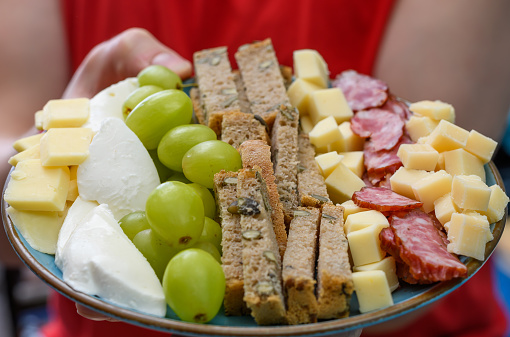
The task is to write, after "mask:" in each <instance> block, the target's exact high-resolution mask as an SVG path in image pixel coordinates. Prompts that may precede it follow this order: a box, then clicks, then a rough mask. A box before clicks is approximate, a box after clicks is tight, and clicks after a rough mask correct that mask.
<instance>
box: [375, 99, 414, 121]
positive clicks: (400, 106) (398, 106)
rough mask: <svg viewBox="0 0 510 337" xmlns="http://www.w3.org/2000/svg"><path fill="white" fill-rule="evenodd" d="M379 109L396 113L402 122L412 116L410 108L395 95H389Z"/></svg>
mask: <svg viewBox="0 0 510 337" xmlns="http://www.w3.org/2000/svg"><path fill="white" fill-rule="evenodd" d="M381 109H383V110H386V111H391V112H393V113H394V114H397V115H398V116H400V118H401V119H402V120H403V121H404V122H405V121H407V120H408V119H409V118H411V116H412V113H411V110H409V108H408V107H407V104H405V103H404V102H402V101H400V100H399V99H398V98H396V97H395V96H390V97H389V98H388V100H387V101H386V103H384V105H383V106H382V107H381Z"/></svg>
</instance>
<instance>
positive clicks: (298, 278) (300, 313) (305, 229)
mask: <svg viewBox="0 0 510 337" xmlns="http://www.w3.org/2000/svg"><path fill="white" fill-rule="evenodd" d="M319 221H320V209H319V208H313V207H308V208H305V207H298V209H297V210H295V211H294V218H293V219H292V222H291V223H290V228H289V238H288V241H287V250H286V252H285V256H284V257H283V267H282V278H283V287H284V291H285V297H286V299H287V321H288V323H289V324H303V323H314V322H316V321H317V315H318V305H317V298H316V297H315V284H316V282H315V261H316V259H317V251H316V250H317V238H318V230H319Z"/></svg>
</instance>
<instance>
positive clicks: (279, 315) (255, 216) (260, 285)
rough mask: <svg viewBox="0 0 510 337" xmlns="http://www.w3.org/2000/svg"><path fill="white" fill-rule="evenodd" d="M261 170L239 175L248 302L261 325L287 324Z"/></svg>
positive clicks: (247, 171)
mask: <svg viewBox="0 0 510 337" xmlns="http://www.w3.org/2000/svg"><path fill="white" fill-rule="evenodd" d="M257 169H259V170H260V168H255V169H254V170H251V169H242V170H240V171H239V174H238V176H237V180H238V182H237V197H238V200H237V201H238V202H237V205H235V207H234V206H230V210H231V211H237V212H239V213H240V214H241V230H242V238H243V239H242V242H243V250H242V256H243V277H244V301H245V302H246V305H247V306H248V308H250V309H251V315H252V316H253V317H254V318H255V321H256V322H257V323H258V324H260V325H272V324H283V323H285V300H284V298H283V291H282V277H281V275H282V274H281V258H280V253H279V251H278V243H277V241H276V236H275V234H274V230H273V224H272V222H271V206H270V204H269V196H268V193H267V190H266V186H265V182H264V180H263V178H262V175H261V174H260V172H259V171H257Z"/></svg>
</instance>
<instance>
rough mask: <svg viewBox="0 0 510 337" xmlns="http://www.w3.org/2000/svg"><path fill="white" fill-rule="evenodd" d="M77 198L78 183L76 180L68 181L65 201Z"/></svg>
mask: <svg viewBox="0 0 510 337" xmlns="http://www.w3.org/2000/svg"><path fill="white" fill-rule="evenodd" d="M76 198H78V181H77V180H76V179H72V180H69V190H68V192H67V198H66V199H67V200H68V201H75V200H76Z"/></svg>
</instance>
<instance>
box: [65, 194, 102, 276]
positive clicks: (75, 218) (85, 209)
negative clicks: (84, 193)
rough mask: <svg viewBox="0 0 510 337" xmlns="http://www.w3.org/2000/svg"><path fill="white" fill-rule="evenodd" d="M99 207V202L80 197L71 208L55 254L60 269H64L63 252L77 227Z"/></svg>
mask: <svg viewBox="0 0 510 337" xmlns="http://www.w3.org/2000/svg"><path fill="white" fill-rule="evenodd" d="M97 206H99V204H98V203H97V202H95V201H88V200H83V198H81V197H80V196H78V197H77V198H76V200H75V201H74V202H73V204H72V205H71V207H69V210H68V211H67V215H66V217H65V219H64V223H63V224H62V227H61V228H60V232H59V233H58V240H57V249H56V252H55V264H56V265H57V267H59V268H60V269H62V251H63V250H64V247H65V245H66V243H67V240H69V237H70V236H71V234H72V233H73V232H74V229H75V228H76V226H77V225H78V224H79V223H81V222H82V221H83V219H84V218H85V217H86V216H87V214H89V213H90V211H92V210H93V209H94V208H96V207H97Z"/></svg>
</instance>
